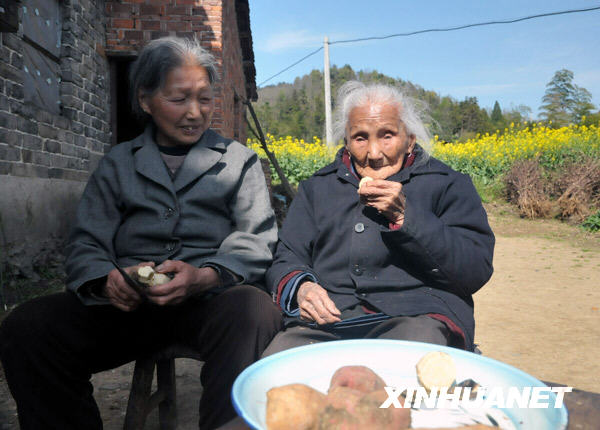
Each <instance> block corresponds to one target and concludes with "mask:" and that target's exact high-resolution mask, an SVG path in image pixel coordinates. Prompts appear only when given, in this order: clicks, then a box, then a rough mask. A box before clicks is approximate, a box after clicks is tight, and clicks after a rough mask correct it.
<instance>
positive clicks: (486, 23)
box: [329, 6, 600, 45]
mask: <svg viewBox="0 0 600 430" xmlns="http://www.w3.org/2000/svg"><path fill="white" fill-rule="evenodd" d="M598 9H600V6H596V7H590V8H586V9H573V10H565V11H561V12H549V13H540V14H538V15H530V16H526V17H523V18H517V19H510V20H506V21H488V22H480V23H476V24H466V25H460V26H457V27H448V28H431V29H428V30H418V31H411V32H409V33H397V34H389V35H387V36H372V37H363V38H360V39H348V40H337V41H335V42H329V44H330V45H334V44H336V43H353V42H362V41H365V40H383V39H390V38H392V37H401V36H413V35H415V34H423V33H434V32H441V31H456V30H462V29H465V28H470V27H481V26H484V25H492V24H513V23H515V22H520V21H526V20H528V19H534V18H542V17H545V16H553V15H565V14H568V13H576V12H589V11H592V10H598Z"/></svg>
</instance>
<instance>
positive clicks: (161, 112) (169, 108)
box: [139, 63, 215, 146]
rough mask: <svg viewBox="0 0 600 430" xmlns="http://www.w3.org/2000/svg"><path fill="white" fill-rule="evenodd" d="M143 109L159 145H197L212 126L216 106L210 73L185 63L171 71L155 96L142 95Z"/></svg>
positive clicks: (202, 68)
mask: <svg viewBox="0 0 600 430" xmlns="http://www.w3.org/2000/svg"><path fill="white" fill-rule="evenodd" d="M139 102H140V106H141V107H142V109H143V110H144V112H146V113H147V114H148V115H150V116H151V117H152V121H153V122H154V124H155V125H156V143H157V144H159V145H162V146H179V145H193V144H194V143H196V142H197V141H198V139H200V137H201V136H202V133H204V132H205V131H206V129H207V128H208V127H209V126H210V122H211V119H212V115H213V111H214V109H215V103H214V98H213V90H212V85H211V83H210V79H209V76H208V72H207V70H206V69H205V68H204V67H202V66H197V65H194V64H192V63H185V64H184V65H182V66H180V67H176V68H174V69H173V70H171V71H170V72H169V73H168V74H167V77H166V79H165V83H164V85H163V86H162V87H161V88H159V89H158V90H157V91H155V92H154V94H151V95H140V98H139Z"/></svg>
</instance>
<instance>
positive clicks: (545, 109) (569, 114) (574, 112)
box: [540, 69, 594, 127]
mask: <svg viewBox="0 0 600 430" xmlns="http://www.w3.org/2000/svg"><path fill="white" fill-rule="evenodd" d="M591 100H592V95H591V94H590V92H589V91H588V90H586V89H585V88H583V87H579V86H577V85H575V84H574V83H573V72H572V71H570V70H567V69H561V70H559V71H557V72H556V73H555V74H554V76H553V78H552V80H551V81H550V82H548V84H546V93H545V94H544V97H543V98H542V103H543V104H542V105H541V106H540V110H541V113H540V116H541V117H542V118H543V119H545V120H547V121H552V123H553V124H554V125H555V126H556V127H562V126H565V125H567V124H569V123H570V122H581V118H582V117H583V116H584V115H588V114H589V113H590V112H591V111H592V109H594V105H593V104H592V102H591Z"/></svg>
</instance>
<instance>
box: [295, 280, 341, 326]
mask: <svg viewBox="0 0 600 430" xmlns="http://www.w3.org/2000/svg"><path fill="white" fill-rule="evenodd" d="M296 301H297V302H298V307H299V308H300V318H302V319H304V320H307V321H315V322H316V323H317V324H328V323H334V322H338V321H341V319H340V315H341V312H340V311H339V309H338V308H337V307H336V306H335V303H333V301H332V300H331V299H330V298H329V295H328V294H327V291H326V290H325V288H323V287H321V286H320V285H319V284H315V283H314V282H304V283H303V284H302V285H301V286H300V288H299V289H298V294H297V295H296Z"/></svg>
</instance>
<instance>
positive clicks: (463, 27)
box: [258, 6, 600, 87]
mask: <svg viewBox="0 0 600 430" xmlns="http://www.w3.org/2000/svg"><path fill="white" fill-rule="evenodd" d="M598 9H600V6H596V7H590V8H585V9H571V10H563V11H559V12H548V13H540V14H537V15H529V16H525V17H523V18H516V19H510V20H505V21H488V22H479V23H475V24H465V25H460V26H456V27H447V28H430V29H427V30H417V31H411V32H409V33H397V34H389V35H387V36H371V37H363V38H359V39H347V40H336V41H332V42H329V44H330V45H335V44H339V43H355V42H363V41H366V40H383V39H390V38H393V37H406V36H414V35H415V34H423V33H434V32H443V31H456V30H463V29H465V28H471V27H481V26H485V25H494V24H513V23H515V22H520V21H526V20H529V19H535V18H542V17H546V16H554V15H566V14H569V13H578V12H590V11H593V10H598ZM322 49H323V47H322V46H321V47H319V48H318V49H315V50H314V51H312V52H311V53H310V54H308V55H306V56H304V57H302V58H301V59H299V60H298V61H296V62H295V63H293V64H290V65H289V66H288V67H286V68H285V69H283V70H281V71H280V72H277V73H275V74H274V75H273V76H271V77H270V78H267V79H265V80H264V81H262V82H261V83H260V84H258V86H259V87H261V86H262V85H263V84H265V83H267V82H268V81H270V80H271V79H273V78H275V77H277V76H279V75H281V74H282V73H283V72H286V71H288V70H289V69H291V68H292V67H294V66H295V65H297V64H299V63H301V62H302V61H304V60H306V59H307V58H309V57H311V56H313V55H315V54H316V53H318V52H319V51H321V50H322Z"/></svg>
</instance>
